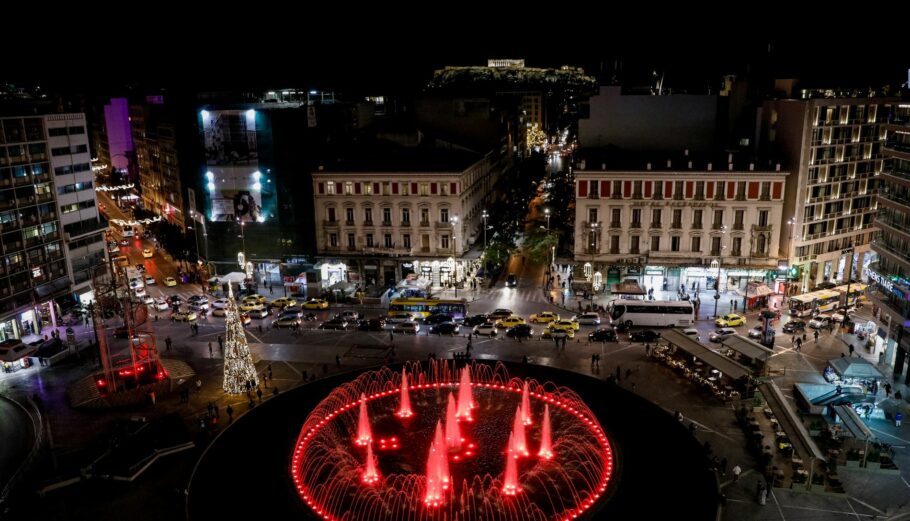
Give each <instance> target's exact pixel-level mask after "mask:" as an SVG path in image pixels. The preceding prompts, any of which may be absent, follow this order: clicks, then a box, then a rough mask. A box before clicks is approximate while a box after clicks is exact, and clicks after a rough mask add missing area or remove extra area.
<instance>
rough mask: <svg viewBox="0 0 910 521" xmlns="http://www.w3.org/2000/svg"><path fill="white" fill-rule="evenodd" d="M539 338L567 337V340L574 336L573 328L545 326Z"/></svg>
mask: <svg viewBox="0 0 910 521" xmlns="http://www.w3.org/2000/svg"><path fill="white" fill-rule="evenodd" d="M540 338H542V339H544V340H546V339H549V338H568V339H569V340H571V339H573V338H575V330H574V329H572V328H564V329H550V328H546V329H544V330H543V331H542V332H541V333H540Z"/></svg>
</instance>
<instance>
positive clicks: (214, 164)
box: [201, 110, 276, 222]
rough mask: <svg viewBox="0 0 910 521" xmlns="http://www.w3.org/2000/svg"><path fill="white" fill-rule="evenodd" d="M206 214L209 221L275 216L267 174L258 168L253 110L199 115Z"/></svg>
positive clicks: (260, 219)
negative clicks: (201, 134) (202, 145)
mask: <svg viewBox="0 0 910 521" xmlns="http://www.w3.org/2000/svg"><path fill="white" fill-rule="evenodd" d="M201 116H202V129H203V139H204V145H205V158H206V168H207V170H206V172H205V176H206V179H205V186H206V212H207V213H208V217H209V219H211V220H212V221H237V220H241V221H245V222H264V221H266V220H268V219H271V218H273V217H274V215H275V205H276V194H275V190H274V185H273V183H272V181H271V179H270V175H269V174H270V171H269V170H267V169H265V168H264V167H262V166H261V165H260V162H259V157H260V156H259V144H258V139H259V137H258V132H259V129H258V127H257V112H256V111H255V110H215V111H207V110H203V111H202V112H201Z"/></svg>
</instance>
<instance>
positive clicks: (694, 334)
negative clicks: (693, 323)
mask: <svg viewBox="0 0 910 521" xmlns="http://www.w3.org/2000/svg"><path fill="white" fill-rule="evenodd" d="M683 334H684V335H686V336H687V337H690V338H692V339H694V340H695V341H696V342H701V336H699V334H698V330H697V329H695V328H694V327H687V328H685V329H683Z"/></svg>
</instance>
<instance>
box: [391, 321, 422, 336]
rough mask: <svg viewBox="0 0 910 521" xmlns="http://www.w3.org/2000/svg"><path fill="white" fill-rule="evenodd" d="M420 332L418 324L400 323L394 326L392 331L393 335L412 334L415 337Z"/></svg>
mask: <svg viewBox="0 0 910 521" xmlns="http://www.w3.org/2000/svg"><path fill="white" fill-rule="evenodd" d="M418 331H420V324H418V323H417V322H402V323H400V324H395V327H394V328H393V329H392V332H393V333H398V334H408V333H410V334H412V335H416V334H417V332H418Z"/></svg>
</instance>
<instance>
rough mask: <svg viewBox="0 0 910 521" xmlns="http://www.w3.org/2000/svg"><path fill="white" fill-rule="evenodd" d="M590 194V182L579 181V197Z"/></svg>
mask: <svg viewBox="0 0 910 521" xmlns="http://www.w3.org/2000/svg"><path fill="white" fill-rule="evenodd" d="M587 196H588V182H587V181H579V182H578V197H587Z"/></svg>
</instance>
